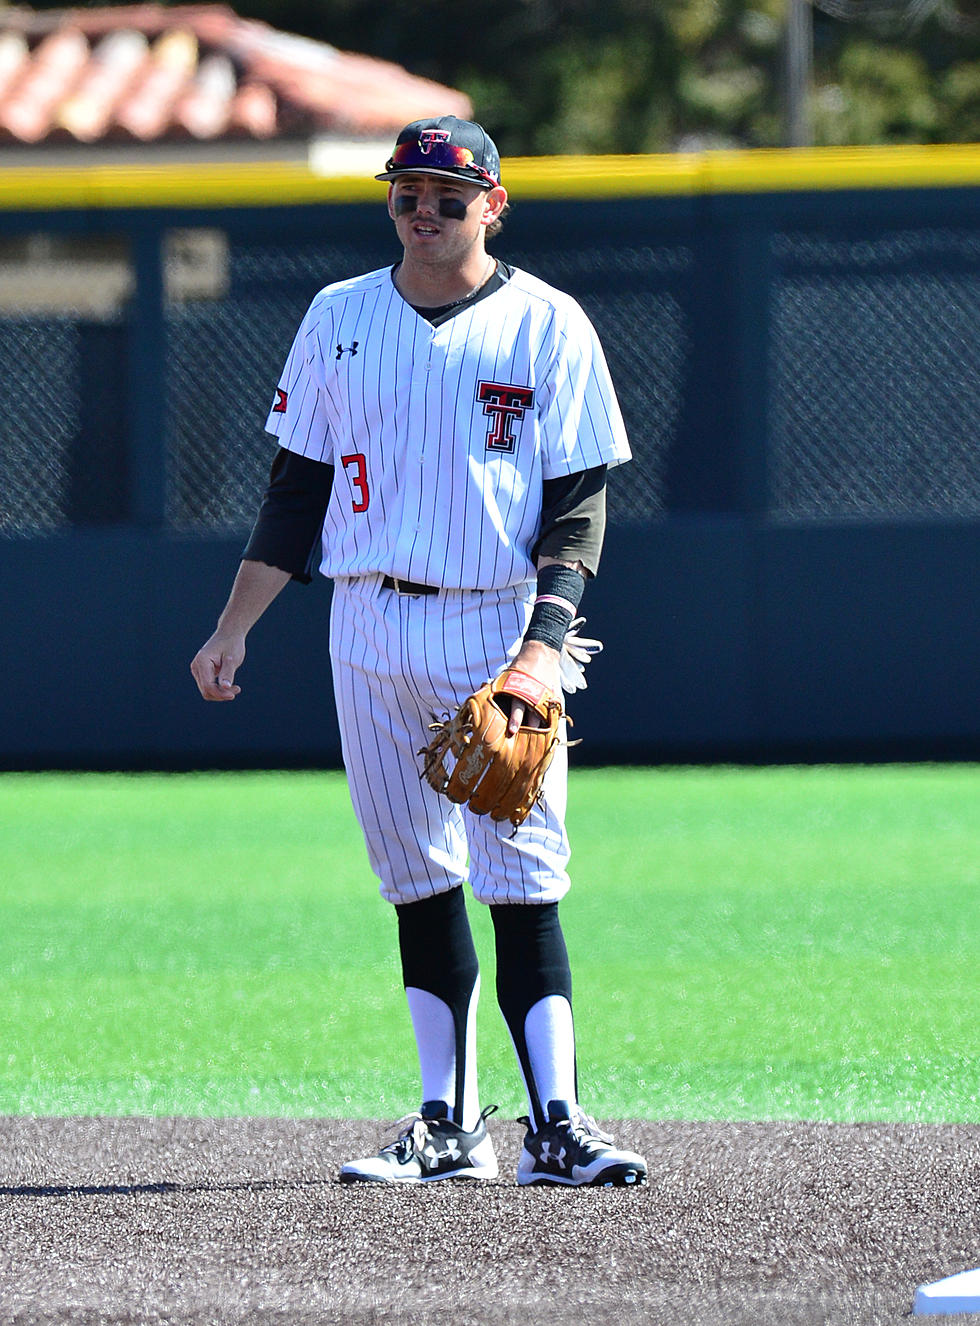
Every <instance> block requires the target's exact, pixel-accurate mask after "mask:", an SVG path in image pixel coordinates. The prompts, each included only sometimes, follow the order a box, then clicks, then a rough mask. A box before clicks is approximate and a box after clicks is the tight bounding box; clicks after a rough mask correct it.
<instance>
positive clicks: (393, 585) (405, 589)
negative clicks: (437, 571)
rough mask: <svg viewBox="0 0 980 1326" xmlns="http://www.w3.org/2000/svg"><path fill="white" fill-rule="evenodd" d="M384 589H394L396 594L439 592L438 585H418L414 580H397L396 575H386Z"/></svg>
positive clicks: (383, 583) (383, 582)
mask: <svg viewBox="0 0 980 1326" xmlns="http://www.w3.org/2000/svg"><path fill="white" fill-rule="evenodd" d="M381 588H382V589H393V590H394V591H395V593H396V594H438V593H439V587H438V586H437V585H417V584H416V583H415V581H414V580H396V579H395V577H394V576H385V578H384V580H382V582H381Z"/></svg>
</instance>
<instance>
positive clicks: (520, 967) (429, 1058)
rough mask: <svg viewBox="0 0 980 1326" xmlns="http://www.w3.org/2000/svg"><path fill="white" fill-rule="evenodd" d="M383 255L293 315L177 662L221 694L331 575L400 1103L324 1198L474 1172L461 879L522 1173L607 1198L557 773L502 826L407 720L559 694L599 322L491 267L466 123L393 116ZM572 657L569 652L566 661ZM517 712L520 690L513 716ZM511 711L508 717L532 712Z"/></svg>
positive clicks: (490, 1166) (334, 650)
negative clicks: (394, 980)
mask: <svg viewBox="0 0 980 1326" xmlns="http://www.w3.org/2000/svg"><path fill="white" fill-rule="evenodd" d="M376 178H377V179H379V180H383V181H386V182H387V184H388V213H389V215H390V217H391V219H392V221H393V223H394V227H395V231H396V234H397V237H398V240H399V241H400V243H401V247H402V256H401V259H400V261H399V262H397V263H396V264H395V265H394V266H393V267H391V268H385V269H383V270H380V271H375V272H370V273H368V274H366V275H363V276H357V277H354V278H352V279H350V280H346V281H341V282H338V283H337V284H335V285H331V286H328V287H327V288H326V289H324V290H321V291H320V293H319V294H318V295H317V296H316V297H315V299H314V300H313V302H312V304H311V306H310V308H309V311H308V312H307V314H306V317H305V318H304V320H303V322H302V324H301V326H300V328H299V330H298V332H297V334H296V338H295V340H294V342H293V346H292V349H291V350H290V353H289V357H288V359H287V360H286V365H285V368H284V370H283V373H282V377H281V378H280V382H279V386H278V387H277V388H276V394H275V400H274V402H273V403H272V408H271V412H270V414H269V417H268V422H267V424H266V427H267V429H268V431H269V432H270V433H272V434H273V435H274V436H275V437H276V438H277V439H278V443H279V450H278V452H277V454H276V456H275V459H274V461H273V464H272V471H271V476H270V481H269V485H268V488H267V490H266V493H265V497H264V499H263V502H262V505H261V508H260V511H259V515H258V518H257V521H256V524H255V527H254V529H253V532H252V536H251V538H250V540H249V543H248V545H247V547H246V549H245V552H244V556H243V560H242V563H241V566H240V567H239V571H238V574H237V576H236V578H235V583H234V585H233V587H232V591H231V595H230V598H229V600H228V603H227V605H226V607H225V608H224V611H223V612H222V614H221V616H220V618H219V621H218V625H217V628H216V630H215V632H214V634H213V635H212V637H211V638H210V640H208V641H207V643H206V644H205V645H204V646H203V647H202V648H201V649H200V651H199V652H198V654H197V655H196V657H195V658H194V660H193V662H192V664H191V670H192V672H193V675H194V677H195V680H196V681H197V684H198V687H199V689H200V692H201V694H202V695H203V696H204V698H205V699H207V700H214V701H227V700H232V699H233V698H234V697H235V696H236V695H237V694H238V693H239V689H240V688H239V686H238V684H237V682H236V680H235V678H236V675H237V672H238V669H239V667H240V665H241V663H242V660H243V659H244V656H245V638H246V635H247V633H248V631H249V630H250V629H251V627H252V626H253V625H254V624H255V622H256V621H257V620H258V619H259V617H260V616H261V615H262V613H263V612H264V611H265V609H266V608H267V607H268V605H269V604H270V603H271V602H272V600H273V599H274V598H275V596H276V595H277V594H278V593H279V592H280V590H281V589H282V588H283V587H284V586H285V584H286V583H287V582H288V581H289V580H290V579H291V578H292V579H297V580H300V581H303V582H308V581H309V580H310V579H311V578H312V575H313V574H314V573H315V572H316V571H319V572H320V573H321V574H323V575H325V576H328V577H330V578H331V579H332V580H333V584H334V590H333V597H332V605H331V620H330V660H331V666H332V672H333V682H334V690H335V698H336V705H337V713H338V717H339V722H340V729H341V738H342V744H343V754H344V763H345V767H346V770H347V775H348V780H349V784H350V790H351V796H352V799H353V803H354V809H355V812H356V814H357V818H358V821H359V823H360V825H361V828H362V830H363V833H364V838H365V842H366V845H367V851H368V856H369V859H370V862H371V866H372V868H373V870H374V872H375V873H376V875H377V877H378V879H379V880H380V887H381V892H382V894H383V896H384V897H385V898H386V899H388V900H389V901H390V902H391V903H393V904H394V908H395V914H396V917H397V929H398V944H399V951H400V956H401V966H402V975H403V981H404V986H405V991H406V996H407V1000H408V1005H409V1010H410V1014H411V1020H412V1025H413V1030H414V1033H415V1039H416V1043H417V1049H418V1057H419V1067H420V1073H421V1108H420V1109H419V1110H418V1111H417V1112H415V1113H413V1114H411V1115H409V1116H407V1117H406V1118H405V1119H404V1120H402V1121H401V1123H400V1125H399V1126H398V1127H399V1131H398V1134H397V1136H396V1137H395V1139H394V1140H393V1141H392V1142H390V1143H389V1144H388V1145H386V1146H383V1147H382V1148H381V1150H380V1151H379V1152H378V1154H377V1155H374V1156H370V1157H367V1158H364V1159H357V1160H352V1161H350V1162H348V1163H347V1164H345V1165H344V1166H343V1168H342V1170H341V1173H340V1178H341V1180H342V1181H344V1182H356V1181H375V1182H382V1183H385V1182H387V1183H404V1182H420V1181H421V1182H426V1181H431V1180H441V1179H461V1178H468V1179H492V1178H495V1177H496V1175H497V1161H496V1158H495V1155H494V1150H493V1145H492V1141H491V1138H490V1136H489V1133H488V1131H487V1127H486V1120H487V1117H488V1115H489V1114H491V1113H492V1112H493V1109H494V1108H495V1107H493V1106H491V1107H488V1108H481V1103H480V1096H479V1092H478V1084H477V1072H476V1053H475V1045H476V1037H475V1015H476V1005H477V998H478V994H479V987H480V975H479V971H478V967H477V959H476V954H475V950H474V946H473V941H472V938H471V934H470V928H469V922H468V919H467V911H466V905H465V900H464V891H463V885H464V883H465V882H467V881H468V883H469V886H470V888H471V889H472V892H473V895H474V897H475V898H476V899H477V900H478V901H479V902H481V903H484V904H486V905H487V906H488V907H489V909H490V915H491V917H492V919H493V927H494V936H495V957H496V993H497V1000H498V1003H499V1005H500V1008H501V1010H502V1012H503V1016H504V1018H505V1020H506V1023H507V1026H508V1029H509V1031H510V1034H511V1038H512V1040H513V1043H514V1048H515V1051H516V1055H517V1060H518V1064H519V1067H520V1071H521V1074H522V1078H523V1083H524V1086H525V1089H526V1093H527V1099H528V1116H527V1118H526V1119H524V1120H522V1122H523V1123H525V1125H526V1136H525V1139H524V1145H523V1150H522V1153H521V1157H520V1162H519V1166H518V1172H517V1180H518V1182H519V1183H521V1184H563V1185H568V1186H573V1187H574V1186H579V1185H602V1186H627V1185H634V1184H638V1183H641V1182H642V1181H643V1180H644V1178H645V1176H646V1165H645V1163H644V1161H643V1159H642V1158H641V1157H640V1156H639V1155H636V1154H635V1153H634V1152H632V1151H626V1150H622V1149H620V1148H619V1147H617V1146H616V1145H615V1144H614V1143H613V1141H612V1139H611V1138H610V1137H608V1136H607V1135H606V1134H605V1133H603V1132H602V1131H601V1130H600V1129H599V1128H598V1126H597V1125H596V1124H595V1122H594V1121H593V1120H592V1119H591V1118H590V1117H589V1116H588V1115H587V1114H586V1113H585V1111H584V1110H583V1109H582V1107H581V1105H580V1104H579V1101H578V1090H577V1070H576V1054H575V1035H574V1024H573V1018H572V992H571V977H570V973H569V962H568V954H567V950H566V947H565V941H564V937H563V935H562V930H561V925H560V922H559V916H558V905H559V901H560V899H561V898H562V897H563V896H564V894H565V892H566V891H567V889H568V886H569V879H568V873H567V863H568V857H569V848H568V839H567V836H566V832H565V823H564V820H565V802H566V779H567V761H566V760H565V758H564V751H563V750H562V751H560V752H559V754H558V755H557V756H556V758H555V759H554V760H553V762H552V764H551V766H550V768H549V769H548V773H547V775H546V778H545V784H544V791H543V795H542V796H541V798H540V799H539V801H538V802H537V803H536V804H535V805H534V807H533V808H532V810H531V813H530V815H529V816H528V817H527V819H526V820H525V821H524V823H523V824H521V825H520V826H519V827H518V828H517V829H512V828H511V825H510V824H507V823H503V824H500V823H496V822H494V821H493V820H492V819H491V818H490V817H489V816H486V815H484V816H480V815H474V814H473V813H472V812H471V811H470V810H469V809H468V808H467V807H466V806H460V805H456V804H454V803H452V802H450V801H448V800H447V799H446V798H445V797H443V796H440V795H439V793H438V792H437V791H434V790H433V788H432V787H430V786H429V785H428V783H427V782H426V780H425V779H424V778H422V777H421V776H420V773H421V769H420V760H419V753H420V750H421V749H422V748H423V747H424V746H425V744H426V741H427V737H428V729H429V726H430V724H432V723H433V722H434V721H438V720H439V719H440V718H444V717H445V716H446V715H447V714H449V713H452V712H454V711H455V709H456V708H457V706H458V705H459V704H460V703H461V701H463V700H464V699H465V698H466V697H467V696H468V695H470V694H471V693H472V692H473V691H474V690H476V689H477V688H478V687H480V686H481V685H482V684H483V683H484V682H486V681H487V680H488V678H490V677H494V676H496V675H498V674H499V673H500V672H501V671H502V670H503V669H504V668H505V667H507V666H508V665H512V666H513V668H514V669H516V670H518V671H520V672H523V673H525V674H527V675H528V676H529V677H531V678H533V679H536V681H538V682H540V683H543V684H545V685H547V686H548V687H550V689H551V690H552V691H554V692H556V693H557V692H558V690H559V685H560V681H559V669H560V660H561V651H562V646H563V642H564V639H565V635H566V632H567V630H568V628H569V626H570V624H571V623H572V621H573V619H574V618H575V617H576V613H577V610H578V605H579V601H580V599H581V596H582V592H583V590H584V588H585V584H586V581H587V580H588V579H589V578H591V577H592V576H593V575H594V574H595V572H596V570H597V568H598V564H599V554H600V550H601V545H602V538H603V531H604V516H605V480H606V471H607V468H608V467H610V466H615V465H618V464H620V463H621V462H623V461H626V460H628V459H629V457H630V450H629V445H628V442H627V439H626V434H625V430H624V427H623V422H622V417H621V415H620V411H619V406H618V404H617V401H616V397H615V394H614V390H613V387H612V384H611V382H610V379H609V374H608V370H607V368H606V364H605V360H604V357H603V354H602V350H601V348H600V345H599V342H598V339H597V337H596V334H595V331H594V329H593V328H592V326H591V324H590V323H589V321H588V319H587V318H586V316H585V314H584V313H583V311H582V310H581V308H580V307H579V306H578V304H577V303H576V302H575V301H574V300H572V299H571V298H570V297H569V296H568V295H565V294H563V293H561V292H560V291H558V290H554V289H552V288H551V287H550V286H548V285H546V284H544V283H543V282H542V281H539V280H537V279H536V278H535V277H533V276H530V275H529V274H528V273H526V272H523V271H520V270H518V269H516V268H513V267H509V266H507V265H506V264H505V263H503V262H498V261H496V260H495V259H494V258H493V257H492V256H491V255H490V254H489V253H488V251H487V247H486V241H487V239H488V237H491V236H492V235H493V234H494V233H496V231H497V230H498V229H499V227H500V224H501V219H502V216H503V214H504V212H505V210H506V207H507V193H506V191H505V189H504V188H503V186H502V185H501V183H500V159H499V155H498V153H497V149H496V147H495V146H494V144H493V142H492V141H491V139H490V138H489V136H488V135H487V134H486V132H485V131H484V130H483V129H482V128H481V127H480V126H479V125H477V124H474V123H471V122H469V121H464V120H459V119H456V118H455V117H452V116H443V117H441V118H438V119H432V120H424V121H419V122H416V123H414V124H410V125H408V126H407V127H406V128H405V129H404V130H403V131H402V132H401V133H400V134H399V136H398V139H397V142H396V144H395V148H394V152H393V154H392V156H391V158H390V159H389V161H388V162H387V165H386V166H385V169H384V170H383V171H382V172H381V173H380V174H379V175H378V176H377V177H376ZM566 661H567V656H566ZM524 717H525V705H524V703H523V702H522V701H521V700H520V698H519V697H517V696H515V697H514V699H513V702H512V707H511V711H510V719H509V725H510V729H511V730H512V731H516V730H517V728H518V727H519V726H520V724H521V722H522V721H523V720H524ZM529 717H530V716H529Z"/></svg>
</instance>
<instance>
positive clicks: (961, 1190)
mask: <svg viewBox="0 0 980 1326" xmlns="http://www.w3.org/2000/svg"><path fill="white" fill-rule="evenodd" d="M490 1123H491V1131H492V1134H493V1137H494V1141H495V1144H496V1146H497V1151H498V1154H499V1156H500V1159H501V1163H502V1167H503V1177H502V1178H501V1179H500V1180H499V1181H498V1182H495V1183H481V1184H469V1185H467V1184H460V1183H441V1184H432V1185H425V1186H416V1187H411V1188H404V1189H398V1190H394V1191H393V1190H391V1189H388V1188H383V1187H375V1186H362V1185H353V1186H342V1185H341V1184H339V1183H338V1182H337V1181H336V1174H337V1170H338V1167H339V1166H340V1164H341V1163H342V1162H343V1161H344V1160H345V1159H348V1158H349V1157H351V1156H353V1155H363V1154H366V1153H369V1152H372V1151H374V1150H375V1149H376V1147H377V1145H378V1143H379V1141H380V1140H383V1133H384V1129H385V1127H386V1125H378V1124H376V1123H372V1122H370V1121H365V1120H344V1121H338V1120H331V1119H318V1120H292V1119H219V1120H213V1119H212V1120H205V1119H137V1118H123V1119H28V1118H3V1119H0V1322H2V1323H4V1324H5V1326H6V1324H7V1323H10V1324H11V1326H12V1324H13V1323H17V1324H18V1326H29V1324H30V1326H42V1324H44V1326H47V1324H48V1323H69V1322H70V1323H81V1324H82V1326H109V1324H110V1323H112V1324H113V1326H115V1324H117V1323H119V1324H121V1323H127V1324H131V1326H161V1324H162V1323H174V1324H175V1326H176V1324H177V1323H181V1324H183V1323H194V1326H219V1324H220V1323H249V1324H250V1326H251V1324H252V1323H254V1324H255V1326H307V1324H310V1326H312V1323H325V1324H329V1323H354V1324H355V1326H367V1324H368V1323H382V1322H384V1323H394V1324H396V1326H423V1324H424V1326H469V1324H471V1323H474V1324H476V1323H479V1324H480V1326H484V1324H486V1326H496V1324H497V1323H513V1324H514V1326H545V1323H547V1324H548V1326H555V1324H556V1323H576V1326H578V1324H579V1323H582V1324H583V1326H592V1324H593V1323H634V1322H636V1323H639V1322H643V1323H654V1324H655V1326H656V1324H659V1323H664V1324H665V1326H666V1324H667V1323H669V1324H670V1326H674V1324H675V1323H676V1324H677V1326H777V1324H778V1326H815V1324H816V1323H826V1324H827V1326H837V1324H838V1323H839V1324H840V1326H885V1324H886V1323H887V1324H889V1326H891V1324H893V1323H899V1322H903V1323H906V1324H907V1323H909V1322H911V1320H913V1318H911V1316H910V1311H911V1305H912V1298H913V1294H914V1291H915V1287H916V1285H917V1284H919V1283H922V1282H924V1281H930V1280H936V1279H939V1278H941V1277H942V1276H944V1275H949V1274H952V1273H953V1272H954V1271H958V1270H963V1269H966V1268H967V1267H970V1266H976V1265H978V1264H980V1126H966V1125H963V1126H959V1125H955V1126H954V1125H948V1126H932V1125H919V1124H900V1125H895V1124H855V1125H850V1124H848V1125H843V1124H800V1123H771V1124H753V1123H677V1122H663V1123H650V1122H626V1123H617V1124H613V1125H610V1126H611V1127H612V1128H613V1129H614V1131H615V1133H616V1135H617V1137H618V1138H620V1139H621V1140H622V1141H623V1142H624V1143H625V1144H628V1145H630V1146H635V1147H636V1148H637V1149H639V1150H641V1151H643V1152H645V1154H646V1156H647V1159H648V1161H649V1163H650V1182H649V1183H648V1184H647V1185H646V1186H645V1187H643V1188H641V1189H637V1190H626V1191H604V1190H578V1191H568V1190H540V1189H534V1190H527V1189H519V1188H517V1186H516V1185H515V1183H514V1182H513V1170H514V1166H515V1165H516V1160H517V1153H518V1150H519V1146H520V1139H521V1135H522V1134H521V1129H520V1127H519V1126H518V1125H517V1124H515V1123H512V1122H509V1121H507V1120H500V1116H499V1115H498V1116H496V1117H495V1118H494V1119H492V1120H491V1121H490ZM926 1320H928V1318H927V1319H926ZM934 1320H940V1319H938V1318H936V1319H934ZM942 1320H945V1321H947V1322H949V1323H951V1326H952V1323H954V1322H970V1323H975V1322H977V1321H978V1320H980V1318H978V1317H976V1316H956V1317H946V1318H943V1319H942Z"/></svg>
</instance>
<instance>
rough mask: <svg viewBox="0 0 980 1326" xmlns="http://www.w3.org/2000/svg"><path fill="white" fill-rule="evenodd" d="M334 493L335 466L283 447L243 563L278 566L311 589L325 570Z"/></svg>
mask: <svg viewBox="0 0 980 1326" xmlns="http://www.w3.org/2000/svg"><path fill="white" fill-rule="evenodd" d="M332 488H333V466H332V465H328V464H327V463H326V462H325V461H322V460H311V459H310V457H309V456H298V455H297V454H296V453H295V452H293V451H287V450H286V449H285V447H280V449H279V450H278V451H277V452H276V457H275V460H273V462H272V469H271V471H270V474H269V486H268V487H267V488H266V490H265V496H264V497H263V498H262V505H261V506H260V507H259V514H258V516H257V517H256V521H255V525H254V526H253V527H252V534H251V537H250V538H249V541H248V543H247V544H246V546H245V551H244V552H243V553H242V558H243V560H244V561H246V562H265V563H266V565H267V566H278V567H279V568H280V570H282V571H288V572H289V573H290V574H291V575H292V577H293V579H294V580H299V581H300V582H301V583H302V584H304V585H308V584H309V583H310V581H311V580H312V579H313V576H314V574H315V573H316V571H317V569H318V568H319V565H320V535H321V533H322V530H323V520H324V517H325V516H326V514H327V503H328V502H329V501H330V493H331V490H332Z"/></svg>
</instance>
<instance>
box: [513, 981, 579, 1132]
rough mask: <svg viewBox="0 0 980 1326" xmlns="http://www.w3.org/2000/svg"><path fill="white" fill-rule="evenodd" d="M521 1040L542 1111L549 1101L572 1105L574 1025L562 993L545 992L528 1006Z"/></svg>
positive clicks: (573, 1090) (569, 1008) (573, 1087)
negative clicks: (523, 1042) (543, 995)
mask: <svg viewBox="0 0 980 1326" xmlns="http://www.w3.org/2000/svg"><path fill="white" fill-rule="evenodd" d="M524 1040H525V1042H526V1044H527V1054H528V1059H529V1060H530V1063H531V1072H532V1073H533V1075H534V1085H535V1087H536V1088H537V1093H538V1099H539V1100H540V1102H541V1108H542V1110H544V1111H547V1109H548V1101H549V1100H567V1101H568V1102H569V1104H571V1105H574V1104H575V1103H576V1099H575V1096H576V1092H575V1028H574V1025H573V1022H572V1009H571V1005H570V1004H569V1002H568V1000H567V999H566V998H565V996H564V995H546V996H545V997H544V999H539V1000H538V1002H537V1003H536V1004H534V1005H532V1007H531V1009H530V1011H529V1012H528V1015H527V1017H526V1018H525V1019H524ZM528 1099H529V1101H530V1093H528ZM532 1108H533V1107H532ZM542 1122H543V1121H542Z"/></svg>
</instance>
